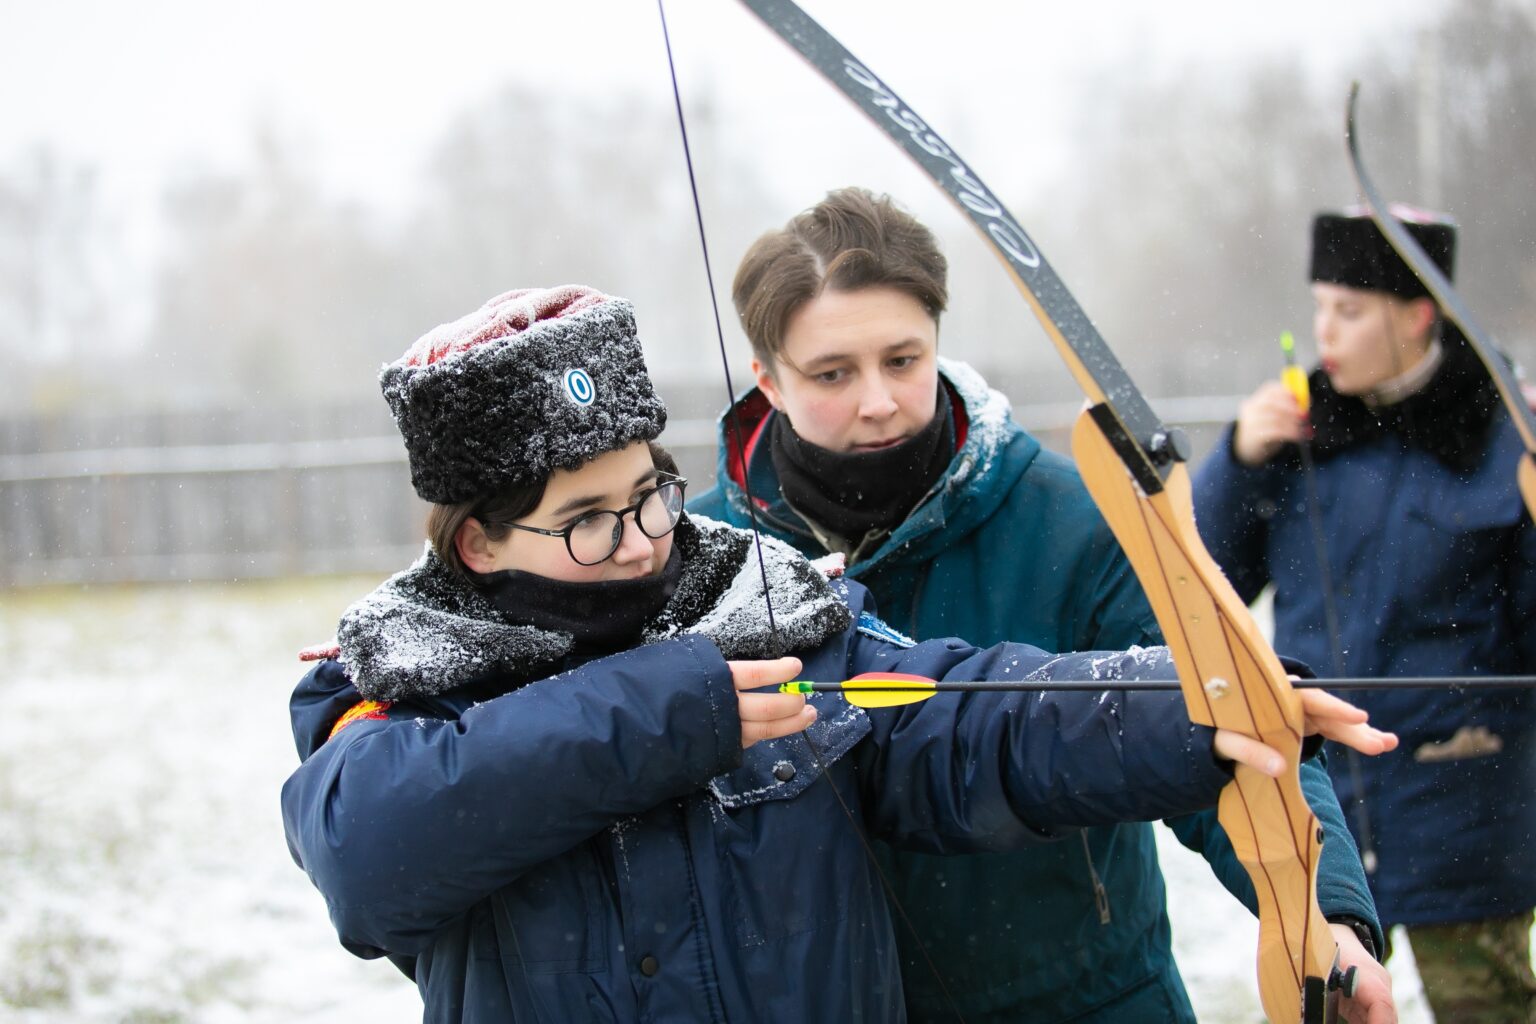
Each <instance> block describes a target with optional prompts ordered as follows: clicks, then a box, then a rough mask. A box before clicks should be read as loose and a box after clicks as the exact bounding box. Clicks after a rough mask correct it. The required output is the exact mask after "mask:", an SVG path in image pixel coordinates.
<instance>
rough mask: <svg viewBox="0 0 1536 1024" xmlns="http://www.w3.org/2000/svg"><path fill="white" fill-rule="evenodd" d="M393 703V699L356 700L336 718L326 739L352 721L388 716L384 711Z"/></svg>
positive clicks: (375, 719) (376, 719) (374, 719)
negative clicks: (345, 711) (344, 712)
mask: <svg viewBox="0 0 1536 1024" xmlns="http://www.w3.org/2000/svg"><path fill="white" fill-rule="evenodd" d="M393 704H394V701H388V700H360V701H358V702H357V703H356V704H353V705H352V706H351V707H350V708H348V709H347V713H346V714H344V715H342V716H341V717H340V718H338V719H336V724H335V725H333V726H331V734H330V736H327V737H326V739H331V738H332V737H334V736H335V735H336V734H337V733H339V732H341V730H343V729H345V728H346V727H347V726H349V725H351V724H352V723H353V722H356V721H360V720H362V719H365V718H366V719H370V720H373V721H378V720H380V719H384V718H388V717H389V716H388V715H386V714H385V713H384V712H386V711H388V710H389V709H390V707H391V705H393Z"/></svg>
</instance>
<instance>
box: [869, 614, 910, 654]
mask: <svg viewBox="0 0 1536 1024" xmlns="http://www.w3.org/2000/svg"><path fill="white" fill-rule="evenodd" d="M858 630H859V632H860V633H863V634H864V635H865V636H872V637H874V638H875V639H876V640H884V641H885V642H886V643H888V644H895V645H896V646H897V647H916V646H917V641H916V640H913V639H912V638H911V637H909V636H907V634H905V633H903V632H901V631H900V630H899V629H893V628H891V626H890V625H888V624H887V623H886V621H885V620H884V619H881V618H877V617H876V616H874V615H871V614H869V612H860V613H859V623H858Z"/></svg>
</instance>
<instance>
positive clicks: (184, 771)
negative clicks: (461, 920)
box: [0, 579, 1429, 1024]
mask: <svg viewBox="0 0 1536 1024" xmlns="http://www.w3.org/2000/svg"><path fill="white" fill-rule="evenodd" d="M373 582H374V581H369V580H358V579H331V580H310V581H302V582H288V583H281V584H274V583H245V584H227V585H197V586H191V585H189V586H185V587H166V588H153V589H144V590H126V589H110V588H97V589H83V590H50V591H21V592H12V593H3V592H0V665H3V666H4V671H3V673H0V1020H3V1021H16V1022H18V1024H40V1022H49V1024H55V1022H57V1024H63V1022H69V1024H95V1022H102V1024H105V1022H113V1024H119V1022H121V1024H177V1022H210V1024H222V1022H245V1024H254V1022H273V1024H277V1022H282V1024H289V1022H299V1024H320V1022H333V1021H334V1022H353V1021H369V1022H377V1024H392V1022H405V1021H415V1020H419V1019H420V1002H419V1001H418V999H417V997H416V993H415V990H414V988H413V987H412V986H411V985H410V984H409V983H408V982H406V981H405V979H404V978H402V977H401V976H400V975H399V974H398V973H397V972H396V971H395V970H394V968H393V967H391V966H389V965H388V964H387V963H386V962H383V961H380V962H374V963H367V962H364V961H360V960H356V959H354V958H353V957H351V956H350V955H349V954H347V953H346V952H345V951H343V950H342V949H341V947H340V946H339V945H337V944H336V941H335V937H334V934H333V933H332V931H331V929H330V925H329V922H328V921H327V920H326V916H325V911H324V906H323V904H322V903H321V900H320V898H319V896H318V895H317V894H316V893H315V892H314V890H313V889H312V888H311V887H310V885H309V882H308V880H307V879H306V878H305V877H304V875H303V873H302V872H300V871H299V870H298V868H296V867H295V866H294V865H293V863H292V861H291V860H290V859H289V857H288V852H287V848H286V846H285V845H284V842H283V833H282V825H281V821H280V819H279V814H278V798H277V794H278V788H279V787H280V786H281V784H282V781H283V779H284V778H285V777H286V776H287V774H288V772H289V771H290V770H291V768H292V767H293V765H294V763H295V755H294V751H293V744H292V740H291V739H290V736H289V732H288V724H287V711H286V705H287V697H288V692H289V690H290V689H291V687H292V685H293V683H294V682H295V681H296V680H297V678H298V676H299V674H300V672H301V668H300V665H299V663H298V661H297V660H296V659H295V652H296V651H297V650H298V649H299V648H300V647H302V646H305V645H307V644H310V643H314V642H318V641H321V640H324V639H326V638H328V637H329V636H330V634H331V629H332V626H333V625H334V623H335V621H336V617H337V615H338V613H339V612H340V611H341V609H342V608H343V607H344V606H345V605H346V604H347V603H348V602H349V601H351V600H352V599H353V598H355V597H356V596H358V595H359V594H361V593H362V592H363V591H364V590H366V589H367V588H368V587H370V586H371V585H372V584H373ZM1158 831H1159V832H1160V833H1164V836H1163V838H1165V839H1168V840H1169V841H1168V842H1166V843H1165V844H1164V864H1165V870H1166V872H1167V874H1168V876H1169V879H1170V889H1171V901H1170V902H1171V909H1172V913H1173V918H1174V934H1175V941H1176V944H1177V947H1178V953H1179V961H1180V964H1181V966H1182V969H1183V971H1184V974H1185V977H1186V979H1187V980H1188V981H1189V983H1190V985H1191V988H1192V991H1193V995H1194V1000H1195V1005H1196V1008H1197V1009H1198V1010H1199V1012H1200V1019H1201V1020H1202V1021H1210V1022H1216V1024H1224V1022H1231V1024H1252V1022H1256V1021H1258V1020H1260V1019H1261V1017H1260V1013H1259V1009H1258V1000H1257V996H1256V994H1255V988H1254V982H1253V977H1252V974H1253V972H1252V958H1253V950H1254V946H1255V941H1256V938H1255V937H1256V934H1257V927H1256V925H1255V924H1254V922H1253V920H1252V919H1251V918H1250V917H1249V916H1248V915H1247V913H1246V912H1245V911H1243V910H1242V909H1241V908H1240V907H1239V906H1238V905H1237V904H1236V903H1234V902H1233V901H1232V900H1231V899H1230V898H1229V897H1228V896H1227V895H1226V894H1225V893H1224V892H1223V891H1221V890H1220V888H1219V886H1217V885H1216V884H1215V883H1214V880H1213V879H1212V876H1211V874H1210V872H1209V871H1208V870H1207V869H1206V868H1205V865H1204V862H1203V861H1200V860H1198V859H1197V858H1195V857H1194V856H1193V855H1191V854H1188V853H1187V852H1186V851H1184V850H1183V849H1182V848H1180V847H1178V845H1177V843H1175V842H1173V841H1172V840H1171V838H1170V836H1169V835H1168V833H1167V830H1166V829H1159V830H1158ZM1392 966H1393V972H1394V975H1395V976H1396V979H1397V982H1396V984H1397V991H1398V998H1399V1003H1400V1005H1401V1008H1402V1010H1403V1013H1402V1017H1401V1019H1402V1020H1403V1022H1404V1024H1426V1022H1427V1021H1428V1020H1429V1017H1428V1014H1427V1013H1426V1012H1425V1011H1424V1009H1423V1006H1422V999H1421V998H1420V997H1419V995H1418V983H1417V979H1416V977H1415V976H1414V974H1413V970H1412V965H1411V963H1410V962H1409V961H1408V960H1407V958H1406V956H1403V955H1401V954H1400V955H1399V958H1398V961H1397V962H1394V964H1393V965H1392Z"/></svg>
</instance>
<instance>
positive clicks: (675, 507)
mask: <svg viewBox="0 0 1536 1024" xmlns="http://www.w3.org/2000/svg"><path fill="white" fill-rule="evenodd" d="M687 486H688V481H687V480H685V479H684V478H683V477H680V476H677V477H671V478H669V479H666V480H662V481H661V482H660V483H658V484H657V485H656V486H655V487H652V488H651V489H650V490H648V491H645V492H644V493H643V494H641V495H640V497H639V498H637V499H636V500H635V503H634V504H633V505H630V506H628V507H626V508H621V509H619V510H618V511H616V512H615V511H612V510H610V509H606V508H603V509H596V510H594V511H592V512H587V513H585V514H584V515H581V516H579V517H578V518H577V519H576V520H575V521H574V522H572V523H571V524H570V525H569V526H567V527H566V528H565V529H563V530H541V529H539V528H538V527H537V526H524V525H522V524H521V523H507V524H506V525H507V526H510V527H511V528H512V529H514V530H524V531H526V532H528V533H537V534H542V535H543V536H545V537H564V538H565V550H566V551H569V552H570V554H571V558H572V559H573V560H574V561H575V562H576V563H577V564H578V565H596V564H597V563H599V562H605V561H607V560H608V559H609V558H610V557H612V555H613V553H614V552H615V551H617V550H619V544H621V543H622V542H623V540H624V517H625V516H627V515H629V514H630V513H634V516H635V525H636V526H638V527H639V528H640V532H641V533H643V534H645V535H646V536H647V537H649V538H651V539H652V540H660V539H661V538H662V537H665V536H666V535H667V534H669V533H671V532H672V530H673V529H674V528H675V527H676V526H677V521H678V520H679V519H681V518H682V515H683V489H684V488H685V487H687Z"/></svg>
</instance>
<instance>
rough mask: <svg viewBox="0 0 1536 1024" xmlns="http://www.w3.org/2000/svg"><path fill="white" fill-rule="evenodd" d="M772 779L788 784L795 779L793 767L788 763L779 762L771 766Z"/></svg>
mask: <svg viewBox="0 0 1536 1024" xmlns="http://www.w3.org/2000/svg"><path fill="white" fill-rule="evenodd" d="M773 777H774V778H776V779H778V780H779V781H780V782H788V781H789V780H790V779H792V778H794V777H795V766H794V765H792V764H790V763H789V762H788V761H780V762H779V763H778V764H776V765H774V766H773Z"/></svg>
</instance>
